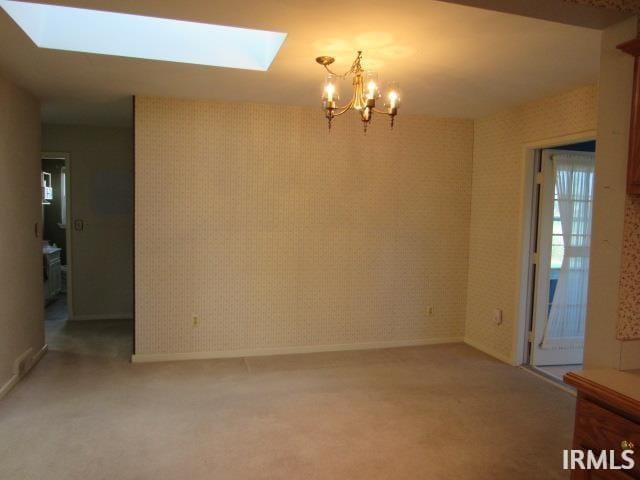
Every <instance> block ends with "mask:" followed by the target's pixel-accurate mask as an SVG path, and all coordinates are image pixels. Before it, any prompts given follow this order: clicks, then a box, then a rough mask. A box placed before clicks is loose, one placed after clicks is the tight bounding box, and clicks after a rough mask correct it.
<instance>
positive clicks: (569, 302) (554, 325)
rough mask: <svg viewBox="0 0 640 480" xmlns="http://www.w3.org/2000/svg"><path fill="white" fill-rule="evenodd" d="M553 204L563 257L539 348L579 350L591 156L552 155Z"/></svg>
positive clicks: (584, 309)
mask: <svg viewBox="0 0 640 480" xmlns="http://www.w3.org/2000/svg"><path fill="white" fill-rule="evenodd" d="M552 160H553V169H554V177H555V183H556V185H555V188H556V204H557V206H558V211H559V214H560V223H561V225H562V239H563V243H564V256H563V259H562V266H561V268H560V274H559V277H558V283H557V286H556V290H555V295H554V297H553V301H552V303H551V308H550V309H549V316H548V319H547V323H546V326H545V330H544V335H543V337H542V343H541V346H542V348H581V347H582V346H583V344H584V325H585V319H586V314H587V290H588V287H589V251H590V247H591V219H592V211H593V208H592V205H593V171H594V160H593V157H588V156H584V155H570V154H566V155H554V156H553V157H552Z"/></svg>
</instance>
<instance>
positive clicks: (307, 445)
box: [0, 344, 574, 480]
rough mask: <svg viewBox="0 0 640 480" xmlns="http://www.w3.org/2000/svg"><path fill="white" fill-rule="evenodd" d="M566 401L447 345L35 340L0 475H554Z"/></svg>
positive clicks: (3, 444)
mask: <svg viewBox="0 0 640 480" xmlns="http://www.w3.org/2000/svg"><path fill="white" fill-rule="evenodd" d="M573 405H574V398H573V397H571V396H570V395H569V394H567V393H565V392H563V391H561V390H560V389H558V388H556V387H554V386H553V385H550V384H549V383H547V382H545V381H543V380H540V379H539V378H537V377H536V376H534V375H531V374H529V373H527V372H524V371H522V370H520V369H518V368H514V367H509V366H507V365H504V364H501V363H499V362H497V361H495V360H493V359H491V358H490V357H488V356H486V355H484V354H482V353H480V352H478V351H476V350H474V349H472V348H470V347H468V346H465V345H461V344H451V345H440V346H429V347H412V348H401V349H388V350H370V351H359V352H338V353H323V354H308V355H288V356H276V357H259V358H246V359H242V358H240V359H223V360H211V361H192V362H173V363H158V364H130V363H127V362H126V361H124V360H121V359H114V358H107V357H90V356H83V355H78V354H70V353H64V352H49V353H48V354H47V355H45V357H44V358H43V359H42V361H41V362H40V364H39V365H37V367H36V368H35V369H34V370H33V371H32V372H31V373H30V374H29V375H28V376H27V377H26V378H25V379H24V380H23V381H22V382H21V383H20V384H19V385H18V386H17V387H16V388H15V389H14V390H13V391H12V392H10V393H9V395H8V396H7V397H5V399H4V400H1V401H0V478H1V479H3V480H9V479H19V480H27V479H38V480H40V479H47V480H56V479H64V480H74V479H92V480H95V479H109V480H114V479H116V480H125V479H189V480H196V479H216V480H217V479H251V480H254V479H368V480H369V479H433V480H449V479H451V480H455V479H474V480H482V479H487V480H501V479H505V480H507V479H508V480H526V479H536V480H551V479H556V478H568V475H567V474H566V473H565V472H563V471H562V469H561V461H562V449H563V448H567V447H568V446H569V445H570V443H571V431H572V423H573V410H574V406H573Z"/></svg>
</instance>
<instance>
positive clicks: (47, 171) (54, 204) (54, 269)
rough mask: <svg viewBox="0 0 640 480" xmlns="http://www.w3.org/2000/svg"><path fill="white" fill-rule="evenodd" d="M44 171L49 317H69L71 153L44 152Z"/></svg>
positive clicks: (45, 289)
mask: <svg viewBox="0 0 640 480" xmlns="http://www.w3.org/2000/svg"><path fill="white" fill-rule="evenodd" d="M41 170H42V171H41V177H40V180H41V192H42V199H41V203H42V265H43V281H44V287H43V292H44V304H45V310H46V313H47V316H48V317H49V318H52V319H53V318H56V319H62V318H67V317H68V316H69V312H68V309H69V305H70V302H68V301H67V296H71V295H72V291H71V286H72V283H71V268H70V267H71V255H70V251H71V250H70V249H71V237H70V232H69V228H68V227H69V225H68V222H67V212H68V211H69V200H70V198H69V195H68V194H69V192H70V161H69V155H68V154H66V153H45V154H43V155H42V169H41Z"/></svg>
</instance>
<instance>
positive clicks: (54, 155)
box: [40, 152, 73, 320]
mask: <svg viewBox="0 0 640 480" xmlns="http://www.w3.org/2000/svg"><path fill="white" fill-rule="evenodd" d="M40 158H41V159H42V160H64V166H65V191H66V197H67V198H66V204H67V223H66V225H65V228H64V230H65V237H66V243H67V245H66V247H67V251H66V252H65V253H66V258H67V316H68V318H69V320H73V281H72V275H73V274H72V270H73V268H72V264H73V254H72V252H73V249H72V248H71V243H72V235H71V231H72V229H73V228H72V227H73V221H72V218H73V216H72V214H71V196H72V191H71V155H69V154H68V153H65V152H42V153H41V155H40Z"/></svg>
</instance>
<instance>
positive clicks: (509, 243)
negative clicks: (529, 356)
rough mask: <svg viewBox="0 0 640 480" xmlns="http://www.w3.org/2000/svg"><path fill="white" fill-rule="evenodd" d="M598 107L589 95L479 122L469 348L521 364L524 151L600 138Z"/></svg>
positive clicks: (585, 91) (589, 90) (583, 91)
mask: <svg viewBox="0 0 640 480" xmlns="http://www.w3.org/2000/svg"><path fill="white" fill-rule="evenodd" d="M596 103H597V89H596V88H595V87H584V88H580V89H577V90H574V91H571V92H568V93H565V94H562V95H557V96H554V97H550V98H546V99H543V100H540V101H537V102H533V103H529V104H526V105H522V106H519V107H517V108H513V109H510V110H507V111H503V112H500V113H498V114H495V115H492V116H489V117H487V118H482V119H479V120H477V121H476V122H475V137H474V138H475V140H474V149H473V180H472V184H473V192H472V213H471V227H470V232H471V233H470V245H469V279H468V288H467V297H468V302H467V314H466V332H465V340H466V341H467V342H468V343H469V344H471V345H473V346H475V347H477V348H479V349H481V350H484V351H486V352H487V353H490V354H492V355H494V356H496V357H498V358H500V359H502V360H504V361H507V362H510V363H515V362H516V361H517V359H516V348H515V345H516V341H517V339H516V335H517V332H518V328H517V327H518V323H517V322H518V307H519V297H520V278H521V266H522V244H523V241H522V237H521V235H522V225H523V210H524V209H523V198H524V188H525V172H526V170H525V154H524V152H525V145H527V144H534V143H538V142H543V143H544V140H545V139H549V138H556V137H561V136H568V135H572V134H577V133H580V132H585V131H588V130H595V129H596V112H597V104H596ZM496 308H498V309H502V310H503V323H502V324H501V325H496V324H495V323H494V322H493V319H492V313H493V310H494V309H496Z"/></svg>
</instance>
